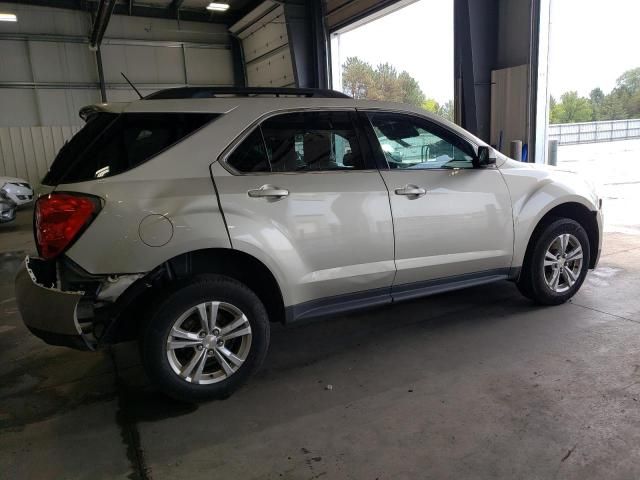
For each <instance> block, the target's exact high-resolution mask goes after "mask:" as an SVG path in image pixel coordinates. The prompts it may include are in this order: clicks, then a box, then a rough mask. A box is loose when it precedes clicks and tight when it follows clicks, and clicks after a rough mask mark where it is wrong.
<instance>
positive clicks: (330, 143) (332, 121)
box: [227, 112, 365, 173]
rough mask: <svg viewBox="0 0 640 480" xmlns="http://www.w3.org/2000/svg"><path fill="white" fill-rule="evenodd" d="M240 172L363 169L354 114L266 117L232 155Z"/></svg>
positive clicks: (303, 114) (230, 161) (290, 114)
mask: <svg viewBox="0 0 640 480" xmlns="http://www.w3.org/2000/svg"><path fill="white" fill-rule="evenodd" d="M227 163H228V164H229V165H230V166H231V167H233V168H234V169H235V170H237V171H238V172H243V173H251V172H309V171H331V170H361V169H363V168H365V166H364V158H363V155H362V153H361V152H360V144H359V142H358V134H357V131H356V127H355V125H354V114H353V113H350V112H300V113H286V114H282V115H277V116H275V117H271V118H269V119H267V120H265V121H264V122H263V123H262V124H261V125H260V126H259V127H258V128H256V129H255V130H254V131H253V132H252V133H251V134H250V135H249V136H248V137H247V138H246V139H245V140H244V141H243V142H242V143H241V144H240V145H239V146H238V147H237V148H236V149H235V150H234V151H233V153H232V154H231V155H230V156H229V158H228V159H227Z"/></svg>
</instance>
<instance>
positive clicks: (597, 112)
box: [589, 87, 606, 121]
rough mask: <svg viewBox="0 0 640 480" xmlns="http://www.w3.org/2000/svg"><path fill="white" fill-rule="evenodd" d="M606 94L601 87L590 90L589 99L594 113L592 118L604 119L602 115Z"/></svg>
mask: <svg viewBox="0 0 640 480" xmlns="http://www.w3.org/2000/svg"><path fill="white" fill-rule="evenodd" d="M605 98H606V95H605V94H604V92H603V91H602V89H601V88H600V87H597V88H594V89H593V90H591V92H589V100H590V101H591V110H592V111H593V115H592V116H591V119H592V120H594V121H596V120H604V119H603V117H602V114H603V107H604V102H605Z"/></svg>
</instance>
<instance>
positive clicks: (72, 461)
mask: <svg viewBox="0 0 640 480" xmlns="http://www.w3.org/2000/svg"><path fill="white" fill-rule="evenodd" d="M423 1H430V0H423ZM209 3H210V2H209V1H205V0H140V1H138V0H99V1H94V0H25V1H21V2H16V3H4V2H2V3H0V13H9V14H14V15H15V16H16V18H17V21H16V22H0V52H2V53H1V54H0V175H4V176H10V177H19V178H23V179H25V180H27V181H29V182H30V183H31V184H32V185H34V186H37V185H38V184H39V182H40V180H41V178H42V177H43V175H44V174H45V173H46V171H47V169H48V167H49V165H50V164H51V162H52V160H53V158H54V156H55V154H56V152H57V151H58V150H59V149H60V148H61V147H62V146H63V145H64V142H65V141H66V140H68V139H69V138H71V136H72V135H73V134H74V133H75V132H77V131H78V129H79V128H80V127H81V126H82V123H83V122H82V120H81V119H80V117H79V116H78V111H79V110H80V108H81V107H83V106H85V105H89V104H93V103H99V102H122V101H130V100H134V99H136V98H138V95H137V93H136V92H135V91H134V89H132V87H131V86H130V85H129V83H128V82H127V81H126V79H125V78H124V76H123V75H122V74H124V75H126V77H127V78H128V79H129V80H130V81H131V82H132V83H133V84H134V85H135V87H136V88H137V89H138V90H139V91H140V93H141V95H143V96H144V95H147V94H150V93H152V92H155V91H157V90H159V89H163V88H170V87H178V86H202V85H215V86H236V87H245V86H247V87H265V86H266V87H290V86H297V87H308V88H331V87H332V85H331V84H330V82H331V78H332V75H331V65H332V62H331V49H330V37H331V35H332V34H336V32H339V31H341V30H343V29H345V28H348V27H349V26H354V25H356V24H362V23H364V22H366V21H369V20H370V19H372V18H377V17H379V16H380V15H381V14H384V13H385V12H387V11H391V10H393V9H395V8H401V7H402V6H403V5H404V4H408V3H410V2H407V1H404V2H403V1H400V2H398V1H397V0H382V1H371V0H322V1H317V0H300V1H293V0H291V1H289V0H287V1H271V0H267V1H258V0H230V1H229V2H225V5H227V4H228V9H226V10H222V11H220V10H210V9H209V10H208V9H207V6H208V5H209ZM549 3H550V0H454V2H453V9H454V50H453V51H452V52H451V54H452V55H453V58H454V72H453V78H454V82H455V85H454V92H455V96H454V105H455V120H456V123H458V124H459V125H461V126H462V127H464V128H466V129H468V130H469V131H471V132H472V133H474V134H475V135H477V136H479V137H480V138H482V139H484V140H486V141H488V142H489V143H491V144H493V145H500V147H501V150H502V151H503V152H504V153H506V154H509V153H510V144H511V141H512V140H520V141H522V142H523V143H524V144H527V145H528V161H530V162H536V163H548V158H547V155H548V150H547V133H546V128H547V120H546V119H547V116H548V111H547V92H546V77H547V71H546V68H547V65H546V58H547V55H548V49H549V45H548V29H549V17H548V15H549ZM605 8H606V7H605ZM389 34H390V35H397V36H401V35H402V32H389ZM334 68H335V66H334ZM333 87H334V88H336V89H338V88H339V85H334V86H333ZM612 195H615V192H613V193H612ZM605 205H606V204H605ZM32 216H33V210H32V209H29V208H23V209H21V210H19V211H18V216H17V219H16V221H15V222H13V223H10V224H6V225H1V226H0V269H1V270H2V272H3V275H2V277H1V279H0V309H1V317H0V333H1V334H2V335H1V336H0V359H1V360H2V361H1V362H0V472H2V473H1V474H0V477H2V478H12V479H13V478H87V477H92V478H125V477H126V478H138V479H150V478H155V479H159V478H211V477H212V476H213V477H214V478H233V479H235V478H242V479H245V478H247V479H248V478H256V479H258V478H260V479H267V478H274V479H275V478H295V479H298V478H300V479H302V478H305V479H312V478H322V477H324V478H327V479H332V478H357V479H360V478H367V479H375V478H379V479H383V478H556V477H557V478H580V479H586V478H594V479H596V478H597V479H599V478H620V479H626V478H638V477H639V476H640V449H638V445H639V444H640V433H639V432H640V428H639V427H640V416H638V414H637V412H638V406H639V403H638V402H639V401H640V359H639V358H638V353H637V352H638V349H637V347H638V341H637V338H638V335H639V334H640V299H639V298H638V295H637V292H638V291H639V290H640V238H639V237H638V234H639V233H640V228H639V227H640V226H638V225H630V226H629V227H632V228H627V229H625V230H624V231H620V229H610V230H609V231H607V230H605V239H604V245H603V252H602V256H601V260H600V264H599V267H598V269H596V270H595V271H592V272H590V274H589V275H588V277H587V280H586V282H585V284H584V286H583V287H582V289H581V290H580V292H578V294H577V295H576V296H575V297H574V298H573V299H572V300H571V301H570V302H568V303H566V304H564V305H562V306H558V307H552V308H549V307H547V308H543V307H539V306H535V305H533V304H532V303H531V302H530V301H528V300H526V299H525V298H523V297H522V296H521V295H520V294H519V293H518V292H517V289H516V287H515V285H514V284H512V283H510V282H501V283H497V284H492V285H487V286H481V287H474V288H471V289H467V290H463V291H461V292H455V293H450V294H444V295H439V296H433V297H429V298H427V299H423V300H416V301H411V302H408V303H404V304H399V305H394V306H393V307H383V308H378V309H375V310H371V311H367V312H364V313H358V314H353V315H342V316H336V317H332V318H328V319H324V320H322V321H317V322H312V323H308V324H305V325H296V326H295V327H287V328H285V327H283V326H281V325H279V324H274V325H273V329H272V340H271V346H270V350H269V354H268V357H267V360H266V363H265V366H264V367H263V368H262V370H261V371H260V372H259V373H258V374H257V376H256V377H255V378H254V379H253V380H252V382H250V383H249V384H248V385H247V386H245V387H244V388H243V389H241V390H240V391H239V392H237V393H236V394H234V395H233V397H231V398H230V399H228V400H226V401H217V402H210V403H205V404H200V405H188V404H181V403H178V402H175V401H173V400H170V399H167V398H166V397H164V396H162V395H160V394H158V393H157V392H156V391H154V389H153V388H151V387H150V386H149V384H148V381H147V380H146V378H145V377H144V374H143V372H142V369H141V366H140V360H139V354H138V351H137V349H136V345H135V344H123V345H118V346H116V347H113V348H109V349H106V350H103V351H100V352H98V353H89V352H79V351H73V350H69V349H64V348H57V347H51V346H48V345H45V344H44V343H43V342H41V341H40V340H39V339H37V338H35V337H33V336H32V335H31V334H30V333H29V332H28V331H27V330H26V328H25V327H24V325H23V323H22V322H21V319H20V315H19V313H18V311H17V307H16V302H15V295H14V290H13V275H14V273H15V271H16V269H17V267H18V265H19V264H20V263H21V262H22V260H23V258H24V256H25V255H27V254H30V253H33V252H34V251H35V246H34V243H33V230H32V224H31V222H32ZM605 216H606V206H605Z"/></svg>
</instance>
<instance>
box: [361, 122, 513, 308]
mask: <svg viewBox="0 0 640 480" xmlns="http://www.w3.org/2000/svg"><path fill="white" fill-rule="evenodd" d="M367 117H368V122H367V121H366V120H367V119H364V120H365V122H366V123H369V125H368V126H369V128H371V127H372V130H369V136H370V138H371V141H372V143H374V144H375V146H376V147H377V148H378V153H379V156H380V158H381V163H382V169H381V173H382V176H383V178H384V180H385V182H386V184H387V186H388V188H389V197H390V201H391V208H392V214H393V219H394V227H395V242H396V243H395V245H396V248H395V260H396V267H397V270H398V271H397V274H396V279H395V282H394V288H393V292H394V297H399V296H401V295H403V294H406V295H409V296H410V295H412V292H413V293H418V292H419V291H420V290H421V289H423V288H425V287H428V286H436V285H438V284H439V283H440V282H442V283H446V282H447V281H452V280H453V281H455V280H457V281H465V280H474V279H477V278H481V277H487V278H494V277H495V276H506V274H507V272H508V269H509V267H510V265H511V259H512V254H513V224H512V213H511V201H510V197H509V192H508V190H507V187H506V184H505V182H504V180H503V178H502V175H501V174H500V172H499V170H498V169H497V168H495V166H489V167H486V168H474V165H473V157H474V155H475V147H474V146H472V145H471V144H470V143H468V142H467V141H466V140H465V139H463V138H461V137H459V136H458V135H457V134H456V133H454V132H452V131H450V130H448V129H447V128H446V127H444V126H442V125H439V124H437V123H435V122H431V121H429V120H427V119H425V118H424V117H420V116H415V115H409V114H402V113H387V112H368V113H367Z"/></svg>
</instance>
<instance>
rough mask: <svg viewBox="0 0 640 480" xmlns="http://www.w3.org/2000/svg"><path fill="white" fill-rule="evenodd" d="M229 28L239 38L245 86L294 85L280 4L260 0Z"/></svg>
mask: <svg viewBox="0 0 640 480" xmlns="http://www.w3.org/2000/svg"><path fill="white" fill-rule="evenodd" d="M265 12H266V13H265ZM230 30H231V32H232V33H233V34H234V35H236V36H237V37H238V39H239V40H240V41H241V42H242V51H243V53H244V60H245V69H246V76H247V85H248V86H250V87H284V86H291V85H295V83H296V79H295V76H294V73H293V59H292V57H291V48H290V45H289V37H288V35H287V23H286V18H285V10H284V8H283V6H282V5H281V4H278V3H276V2H273V1H266V2H263V3H262V4H261V5H260V6H259V7H257V8H256V9H255V10H254V11H252V12H251V13H249V14H248V15H247V16H245V17H244V18H243V19H242V20H241V21H240V22H238V23H236V24H235V25H233V26H232V27H231V29H230Z"/></svg>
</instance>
